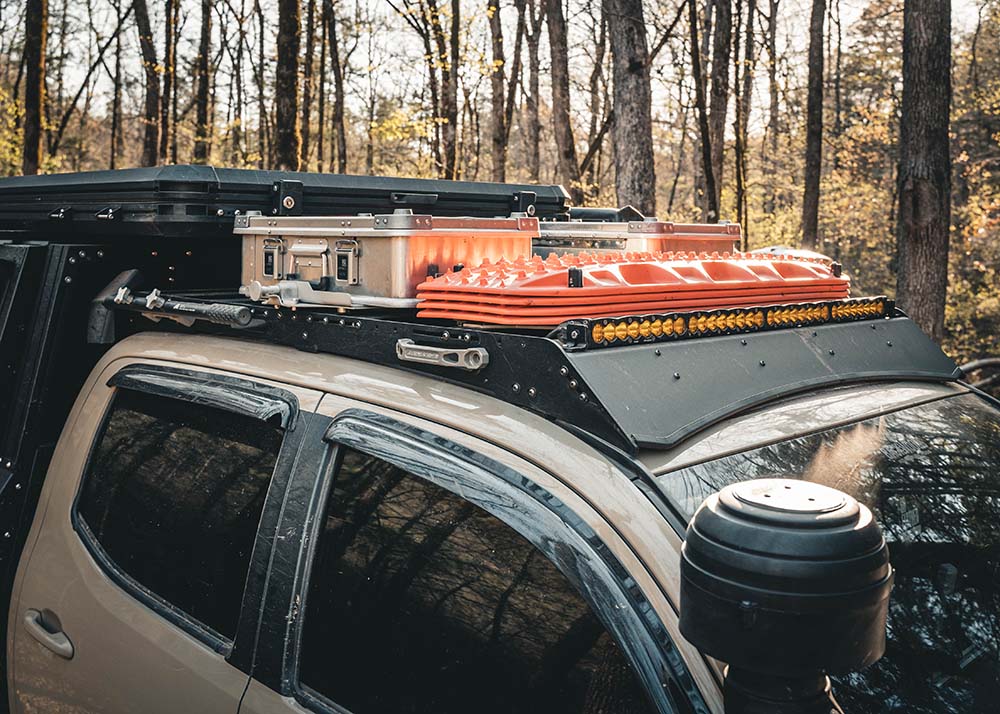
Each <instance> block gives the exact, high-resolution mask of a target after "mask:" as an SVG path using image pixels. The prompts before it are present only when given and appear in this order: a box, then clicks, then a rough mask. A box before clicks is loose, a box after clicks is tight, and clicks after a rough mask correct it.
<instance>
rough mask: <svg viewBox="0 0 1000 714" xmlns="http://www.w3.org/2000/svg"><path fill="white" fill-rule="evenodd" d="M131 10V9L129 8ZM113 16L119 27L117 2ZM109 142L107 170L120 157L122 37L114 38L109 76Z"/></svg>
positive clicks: (121, 17)
mask: <svg viewBox="0 0 1000 714" xmlns="http://www.w3.org/2000/svg"><path fill="white" fill-rule="evenodd" d="M129 9H130V10H131V8H129ZM115 14H116V15H117V17H118V24H119V26H120V25H121V24H122V22H123V21H124V17H123V16H122V8H121V4H120V3H119V2H116V3H115ZM111 82H112V86H111V141H110V146H109V149H110V150H109V152H108V153H109V161H108V168H110V169H112V170H114V169H116V168H118V157H119V156H120V155H121V150H122V140H121V122H122V35H121V33H120V32H119V33H118V34H117V35H116V36H115V71H114V74H112V76H111Z"/></svg>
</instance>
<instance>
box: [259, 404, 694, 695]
mask: <svg viewBox="0 0 1000 714" xmlns="http://www.w3.org/2000/svg"><path fill="white" fill-rule="evenodd" d="M324 440H325V441H327V442H329V444H330V447H329V449H328V457H327V460H326V463H325V465H324V467H323V468H322V469H321V477H320V479H319V480H318V481H314V482H313V486H312V488H311V489H303V493H302V497H303V498H302V503H301V507H302V509H303V510H304V511H306V513H305V514H303V513H301V512H300V513H299V515H298V517H299V521H298V522H299V523H301V522H302V519H303V518H304V520H305V523H306V529H305V531H304V532H303V537H302V538H301V540H300V541H299V551H298V554H297V558H298V562H297V564H296V567H295V578H294V581H293V583H292V584H291V588H290V589H289V591H288V592H287V593H286V595H285V598H284V599H283V600H281V601H278V602H274V603H272V606H271V607H269V611H268V612H267V613H266V614H265V617H267V618H269V620H270V621H272V622H276V621H279V619H280V621H282V622H284V623H286V625H287V628H286V630H285V633H284V637H283V647H284V651H283V652H280V653H274V655H275V656H274V657H272V658H269V659H268V660H258V665H262V666H261V667H260V668H259V669H255V671H254V678H255V679H258V680H259V681H261V683H263V684H265V685H266V686H269V687H270V688H272V689H274V690H276V691H279V692H280V693H281V694H283V695H291V696H294V697H295V698H296V699H297V700H298V701H299V702H300V703H301V704H302V705H303V706H306V707H307V708H309V709H311V710H313V711H317V712H337V713H339V714H343V713H344V712H346V711H347V710H346V709H343V708H342V707H340V706H338V705H337V704H336V703H335V702H332V701H330V700H328V699H326V698H325V697H323V696H322V695H320V694H319V693H318V692H315V691H314V690H312V689H310V688H309V687H308V685H305V684H301V683H300V682H299V681H298V656H299V651H300V646H301V634H302V626H301V625H302V619H303V615H304V612H305V608H306V600H305V599H306V595H307V592H308V583H309V576H310V569H311V564H312V558H313V553H314V545H315V543H316V541H317V539H318V536H319V531H320V528H321V527H322V514H323V511H324V508H325V505H326V501H327V498H328V495H329V490H330V488H331V487H332V480H333V479H332V478H331V476H332V475H333V473H335V469H336V468H339V463H340V460H341V449H340V447H341V446H344V447H347V448H351V449H353V450H356V451H359V452H361V453H364V454H367V455H369V456H374V457H376V458H380V459H383V460H384V461H387V462H389V463H391V464H393V465H395V466H397V467H399V468H401V469H404V470H406V471H407V472H408V473H411V474H413V475H414V476H416V477H418V478H422V479H425V480H427V481H430V482H432V483H435V484H436V485H438V486H441V487H443V488H446V489H447V490H449V491H452V492H453V493H456V494H457V495H459V496H461V497H462V498H464V499H466V500H468V501H470V502H471V503H474V504H475V505H477V506H479V507H481V508H483V509H484V510H486V511H487V512H489V513H490V514H491V515H493V516H495V517H497V518H499V519H500V520H501V521H502V522H504V523H505V524H506V525H507V526H508V527H511V528H513V529H514V530H515V531H517V532H518V533H520V534H521V535H522V536H523V537H525V538H527V539H528V540H529V541H530V542H531V543H532V545H533V546H534V547H536V548H538V549H539V550H540V551H541V552H542V554H543V555H545V556H546V557H547V558H549V560H550V561H551V562H553V564H555V565H556V567H557V568H559V570H560V572H562V573H563V575H564V576H565V577H567V578H568V579H569V580H570V582H571V583H572V584H573V586H574V587H575V588H576V589H577V590H578V591H579V592H580V594H581V595H582V596H583V598H584V600H585V601H586V602H587V603H588V605H590V607H591V608H592V610H593V612H594V613H595V615H597V617H598V619H599V620H600V621H601V623H602V624H603V625H604V626H605V627H606V628H607V629H608V631H609V632H610V633H611V634H612V636H613V637H614V638H615V640H616V641H617V642H618V643H620V645H621V647H622V651H623V652H624V653H625V654H626V656H627V658H628V660H629V662H630V664H631V665H632V666H633V668H634V669H635V671H636V672H637V674H638V675H639V678H640V680H641V681H642V685H643V688H644V689H646V690H647V691H648V692H649V694H650V695H651V697H652V698H653V700H654V702H655V706H656V708H658V709H659V710H661V711H667V712H675V711H676V712H697V713H698V714H707V713H708V712H709V711H710V710H709V708H708V705H707V704H706V702H705V700H704V698H703V696H702V694H701V692H700V691H699V689H698V687H697V685H696V684H695V682H694V679H693V677H692V676H691V674H690V671H689V670H688V666H687V663H686V662H685V661H684V659H683V657H682V655H681V654H680V651H679V650H678V648H677V646H676V645H675V644H674V642H673V641H672V639H671V637H670V635H669V633H668V632H667V631H666V629H665V627H664V626H663V623H662V622H661V621H660V619H659V617H658V616H657V615H656V613H655V611H654V610H653V607H652V605H651V604H650V603H649V601H648V599H647V598H646V597H645V595H644V594H643V593H642V592H641V590H640V588H639V586H638V584H637V583H636V582H635V580H634V579H633V578H632V577H631V576H630V575H629V574H628V572H627V570H626V569H625V567H624V566H623V565H622V563H621V561H619V560H618V558H617V557H616V556H615V555H614V554H613V553H611V551H610V550H609V549H608V548H607V546H606V545H605V544H604V543H603V541H601V539H600V537H599V536H598V535H597V533H596V532H595V531H594V530H593V529H592V528H591V527H590V526H589V525H588V524H587V523H586V522H584V521H583V520H582V519H581V518H579V516H577V515H576V514H575V513H574V512H573V511H572V510H570V509H569V508H568V507H567V506H566V505H565V504H563V503H562V502H561V501H560V500H559V499H558V498H557V497H556V496H554V495H553V494H552V493H550V492H549V491H547V490H546V489H545V488H543V487H542V486H540V485H538V484H536V483H535V482H533V481H532V480H530V479H529V478H528V477H526V476H524V475H523V474H521V473H519V472H517V471H515V470H513V469H511V468H510V467H508V466H506V465H504V464H502V463H499V462H497V461H495V460H493V459H491V458H489V457H486V456H484V455H482V454H479V453H476V452H475V451H473V450H471V449H468V448H467V447H464V446H462V445H460V444H457V443H455V442H453V441H450V440H449V439H446V438H444V437H441V436H439V435H437V434H434V433H431V432H428V431H425V430H423V429H420V428H418V427H416V426H413V425H410V424H407V423H404V422H401V421H399V420H397V419H394V418H392V417H389V416H385V415H381V414H377V413H374V412H370V411H367V410H364V409H359V408H351V409H347V410H345V411H343V412H341V413H340V414H339V415H338V416H337V417H336V418H335V419H334V420H333V421H332V423H331V424H330V427H329V428H328V429H327V431H326V434H325V435H324ZM312 478H313V479H315V478H316V476H315V474H313V476H312ZM484 484H490V485H491V487H490V488H487V489H486V490H483V488H482V487H483V485H484ZM459 486H461V487H462V488H459ZM497 487H499V488H501V489H503V490H505V491H506V492H507V493H505V494H504V496H505V497H506V498H508V499H509V503H508V504H507V505H504V506H501V505H498V504H497V501H496V499H495V498H490V497H489V496H495V495H496V489H497ZM477 488H478V489H479V490H480V494H481V495H483V496H484V497H483V498H478V499H477V498H475V497H474V496H473V497H470V496H471V495H472V494H471V493H470V491H471V490H474V489H477ZM310 491H311V492H310ZM510 505H516V506H520V509H524V510H527V511H531V512H533V513H534V514H535V515H541V516H542V517H547V518H554V519H557V521H558V523H559V524H560V525H562V526H565V533H564V537H563V539H554V538H553V537H552V536H553V533H552V532H542V531H541V530H535V531H534V532H530V531H531V530H532V529H531V527H530V523H531V521H532V519H530V518H527V519H524V521H523V522H522V523H515V522H512V520H513V519H512V518H511V514H512V511H511V509H510ZM520 509H519V510H520ZM291 526H292V524H288V526H286V525H283V526H282V529H283V530H287V529H288V528H289V527H291ZM567 535H568V536H569V537H568V538H567V537H565V536H567ZM574 540H575V542H572V541H574ZM556 542H558V544H559V545H560V546H564V547H569V548H570V549H571V550H572V551H573V552H574V553H575V554H577V555H582V556H584V558H583V559H582V560H583V562H584V566H583V571H584V573H583V574H584V575H587V576H589V577H590V578H591V579H589V580H588V581H587V582H586V583H584V582H583V580H582V579H581V576H580V575H579V574H577V573H574V572H572V571H569V569H568V567H564V565H565V564H560V561H559V559H558V558H555V557H553V553H552V546H551V544H553V543H556ZM595 588H596V591H600V592H602V593H606V594H610V595H612V596H621V597H622V598H624V600H625V601H626V602H628V603H629V604H630V605H631V607H630V608H629V612H628V613H627V615H622V614H621V613H620V612H617V613H615V615H616V617H615V618H611V617H609V614H610V613H609V612H608V611H607V608H602V607H601V606H600V605H599V603H598V602H597V600H598V598H597V592H596V591H595ZM282 602H283V603H284V604H283V605H282V604H281V603H282ZM626 632H627V633H628V634H627V636H626ZM636 641H638V642H639V643H640V644H636ZM664 677H666V678H669V680H670V681H671V683H672V684H671V685H666V684H664V683H663V682H664V681H665V680H663V678H664ZM654 683H655V686H654ZM668 686H670V687H671V688H672V692H668ZM673 696H678V697H680V699H679V700H678V701H676V702H673V701H672V697H673Z"/></svg>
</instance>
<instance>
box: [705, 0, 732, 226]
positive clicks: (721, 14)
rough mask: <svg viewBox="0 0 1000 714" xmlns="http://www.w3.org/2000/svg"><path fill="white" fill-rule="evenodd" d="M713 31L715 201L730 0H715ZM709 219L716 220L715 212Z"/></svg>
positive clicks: (726, 98) (725, 102) (726, 100)
mask: <svg viewBox="0 0 1000 714" xmlns="http://www.w3.org/2000/svg"><path fill="white" fill-rule="evenodd" d="M714 4H715V35H714V37H713V40H712V93H711V99H710V104H709V109H708V130H709V132H710V134H711V142H712V178H713V180H714V182H715V205H716V207H718V206H719V199H720V196H721V194H722V172H723V167H724V163H723V157H724V154H725V151H724V149H725V146H726V113H727V110H728V107H729V69H730V63H731V62H732V36H733V4H732V0H714ZM709 220H713V221H717V220H719V215H718V212H716V214H715V215H714V216H710V217H709Z"/></svg>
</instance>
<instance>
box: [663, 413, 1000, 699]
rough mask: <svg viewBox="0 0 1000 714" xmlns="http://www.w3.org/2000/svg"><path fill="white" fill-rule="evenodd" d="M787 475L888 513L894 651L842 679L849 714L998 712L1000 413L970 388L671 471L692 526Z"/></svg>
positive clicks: (670, 486) (883, 516) (889, 648)
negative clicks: (726, 493) (710, 509)
mask: <svg viewBox="0 0 1000 714" xmlns="http://www.w3.org/2000/svg"><path fill="white" fill-rule="evenodd" d="M771 476H781V477H789V478H802V479H805V480H808V481H815V482H819V483H823V484H826V485H829V486H833V487H834V488H838V489H840V490H842V491H846V492H847V493H850V494H852V495H853V496H855V497H856V498H857V499H858V500H859V501H861V502H862V503H865V504H867V505H868V506H869V507H870V508H871V509H872V510H873V511H874V512H875V514H876V516H877V517H878V519H879V521H880V522H881V524H882V527H883V529H884V531H885V536H886V539H887V540H888V542H889V553H890V557H891V559H892V564H893V566H894V567H895V569H896V584H895V587H894V588H893V591H892V598H891V600H890V605H889V622H888V641H887V645H886V652H885V656H884V657H883V658H882V659H881V660H880V661H879V662H878V663H876V664H875V665H873V666H871V667H869V668H868V669H866V670H864V671H862V672H860V673H855V674H850V675H847V676H843V677H838V678H835V684H834V691H835V693H836V696H837V699H838V701H839V702H840V704H841V706H842V707H843V708H844V710H845V711H846V712H848V713H849V714H860V713H864V714H881V713H883V712H906V713H907V714H945V713H946V712H947V713H949V714H950V713H951V712H963V714H966V713H967V714H974V713H978V712H993V711H996V706H997V702H998V701H1000V412H998V411H997V409H996V408H994V407H993V406H991V405H990V404H989V403H988V402H987V401H986V400H984V399H982V398H980V397H978V396H976V395H973V394H966V395H963V396H959V397H952V398H948V399H941V400H939V401H936V402H931V403H927V404H922V405H920V406H917V407H912V408H909V409H904V410H902V411H898V412H894V413H891V414H886V415H884V416H880V417H877V418H874V419H870V420H867V421H862V422H858V423H856V424H853V425H851V426H846V427H840V428H836V429H830V430H828V431H824V432H821V433H816V434H812V435H809V436H804V437H801V438H796V439H792V440H789V441H784V442H780V443H776V444H771V445H769V446H764V447H762V448H759V449H756V450H753V451H747V452H744V453H740V454H735V455H732V456H726V457H724V458H720V459H716V460H715V461H709V462H706V463H701V464H698V465H696V466H690V467H688V468H684V469H682V470H679V471H674V472H671V473H666V474H663V475H661V476H659V477H658V479H657V480H658V483H659V484H660V486H661V488H662V489H663V490H664V491H666V492H667V493H669V495H670V496H672V497H673V499H674V500H675V501H676V502H677V503H678V504H680V505H681V507H682V508H683V509H684V510H685V511H686V514H687V516H688V517H689V518H690V517H691V516H692V515H693V514H694V511H695V509H697V507H698V506H699V505H700V504H701V502H702V501H703V500H704V499H705V498H706V497H707V496H709V495H710V494H712V493H713V492H715V491H717V490H719V489H720V488H723V487H724V486H727V485H729V484H732V483H736V482H738V481H745V480H748V479H756V478H767V477H771Z"/></svg>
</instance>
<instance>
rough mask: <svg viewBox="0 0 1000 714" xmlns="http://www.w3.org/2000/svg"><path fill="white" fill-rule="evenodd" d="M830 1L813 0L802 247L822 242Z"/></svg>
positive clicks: (810, 30) (813, 245)
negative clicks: (821, 192)
mask: <svg viewBox="0 0 1000 714" xmlns="http://www.w3.org/2000/svg"><path fill="white" fill-rule="evenodd" d="M825 15H826V0H813V5H812V15H811V16H810V19H809V90H808V96H807V99H806V166H805V187H804V189H803V192H802V244H803V245H805V246H806V247H808V248H815V247H816V245H817V243H818V242H819V237H818V235H817V234H818V231H819V180H820V172H821V171H822V168H823V21H824V19H825Z"/></svg>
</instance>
